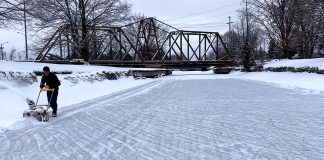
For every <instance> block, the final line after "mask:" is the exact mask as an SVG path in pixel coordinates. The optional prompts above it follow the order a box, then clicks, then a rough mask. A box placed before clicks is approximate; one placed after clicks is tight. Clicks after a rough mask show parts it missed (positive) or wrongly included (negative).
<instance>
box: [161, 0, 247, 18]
mask: <svg viewBox="0 0 324 160" xmlns="http://www.w3.org/2000/svg"><path fill="white" fill-rule="evenodd" d="M235 4H241V3H237V2H236V3H231V4H228V5H225V6H221V7H218V8H214V9H210V10H206V11H201V12H197V13H193V14H189V15H185V16H181V17H176V18H172V19H168V20H163V21H173V20H177V19H182V18H187V17H192V16H195V15H199V14H204V13H208V12H212V11H215V10H218V9H222V8H226V7H229V6H232V5H235Z"/></svg>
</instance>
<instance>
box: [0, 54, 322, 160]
mask: <svg viewBox="0 0 324 160" xmlns="http://www.w3.org/2000/svg"><path fill="white" fill-rule="evenodd" d="M302 61H308V63H310V64H307V63H306V62H302ZM322 61H323V62H324V60H323V59H314V60H312V61H310V60H296V61H289V60H282V61H280V62H275V61H274V62H270V63H268V64H267V65H266V67H280V66H293V67H305V66H312V67H319V68H321V66H322V64H323V63H322ZM284 62H287V63H284ZM294 62H295V63H294ZM315 62H316V65H315V66H314V65H312V64H315ZM44 65H48V66H50V68H51V69H52V70H54V71H72V72H73V74H72V75H58V76H59V79H60V80H61V81H62V86H61V87H60V91H59V92H60V93H59V98H58V103H59V117H57V118H51V119H50V121H49V122H48V123H46V124H42V123H38V122H36V121H35V120H34V119H22V112H23V111H24V110H25V109H26V108H27V105H26V102H25V99H26V97H30V98H32V99H36V98H37V94H38V91H39V87H38V85H39V82H35V83H33V84H31V85H19V84H17V83H16V82H11V81H1V82H0V130H2V132H1V131H0V159H6V158H9V159H10V158H11V159H28V158H31V157H33V159H44V158H45V159H46V158H49V159H70V158H72V157H73V158H77V159H82V158H83V159H107V158H110V159H136V158H134V157H137V158H138V159H230V158H233V159H323V158H324V150H322V148H324V146H323V145H322V144H324V135H323V134H322V133H321V129H323V127H324V126H323V124H324V123H323V119H324V117H323V116H322V115H324V110H323V106H322V104H324V76H323V75H318V74H309V73H273V72H260V73H258V72H256V73H242V72H232V73H231V74H230V75H215V74H213V73H212V71H207V72H181V71H175V72H173V75H171V76H168V77H163V78H159V79H141V80H135V79H133V78H122V79H119V80H115V81H108V80H104V81H93V82H89V81H78V83H73V81H70V80H68V79H67V77H69V76H72V77H73V76H76V77H77V76H87V75H90V74H95V73H96V72H102V71H106V72H124V71H128V70H129V68H114V67H100V66H74V65H49V64H38V63H35V64H34V63H16V62H1V61H0V71H5V72H8V71H14V72H18V71H19V72H26V73H28V72H32V71H35V70H39V71H41V70H42V68H43V66H44ZM39 78H40V77H38V80H39ZM246 94H247V97H246ZM40 100H41V103H46V97H45V94H42V96H41V97H40ZM56 132H57V133H56ZM52 133H53V134H52ZM54 133H55V134H54ZM9 137H10V138H9ZM17 137H20V138H17ZM70 146H74V147H70ZM297 146H298V147H299V148H298V147H297ZM44 148H45V149H44ZM48 148H52V149H53V148H54V151H53V152H47V151H48V150H49V149H48ZM45 155H46V156H45ZM57 155H59V156H58V157H57ZM111 157H113V158H111ZM114 157H115V158H114Z"/></svg>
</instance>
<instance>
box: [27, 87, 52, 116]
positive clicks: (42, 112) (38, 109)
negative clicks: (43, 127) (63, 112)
mask: <svg viewBox="0 0 324 160" xmlns="http://www.w3.org/2000/svg"><path fill="white" fill-rule="evenodd" d="M43 91H44V92H52V95H51V98H50V101H49V102H51V100H52V97H53V93H54V89H50V88H49V87H48V86H47V85H45V87H44V88H42V89H40V91H39V93H38V97H37V101H36V103H35V102H34V101H33V100H31V99H29V98H27V99H26V102H27V104H28V107H29V110H26V111H25V112H24V113H23V117H30V116H32V117H35V118H36V119H37V120H38V121H40V122H47V121H48V120H49V114H48V113H47V111H48V109H50V108H51V105H50V104H49V102H48V104H47V105H38V100H39V97H40V94H41V93H42V92H43Z"/></svg>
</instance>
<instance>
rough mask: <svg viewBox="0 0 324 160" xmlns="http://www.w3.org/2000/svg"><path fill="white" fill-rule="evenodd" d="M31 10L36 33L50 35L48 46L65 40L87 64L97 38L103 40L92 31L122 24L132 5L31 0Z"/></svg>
mask: <svg viewBox="0 0 324 160" xmlns="http://www.w3.org/2000/svg"><path fill="white" fill-rule="evenodd" d="M27 7H28V10H29V12H30V13H29V15H30V16H31V17H32V18H33V21H32V23H31V24H30V25H31V26H33V28H34V29H35V32H36V33H39V34H44V33H45V32H46V34H45V35H46V36H45V37H42V39H43V40H45V41H44V42H48V41H49V40H51V39H53V38H54V37H55V36H61V37H63V38H64V39H65V40H64V41H65V42H66V43H65V44H67V46H69V47H71V50H72V54H74V55H80V57H82V58H83V59H84V60H86V61H88V60H89V57H90V54H91V53H90V52H91V51H90V48H92V47H91V45H93V40H94V38H96V37H97V38H98V37H100V36H98V35H96V34H97V33H96V32H94V30H91V28H92V27H94V26H114V25H119V24H122V23H123V22H124V21H125V20H126V19H127V18H128V16H129V13H130V5H129V4H128V3H126V2H124V1H122V0H74V1H70V0H46V1H39V0H29V1H28V2H27ZM63 31H64V32H63ZM61 37H60V38H61ZM55 38H56V39H57V38H58V37H55ZM55 38H54V39H55ZM61 45H62V44H61Z"/></svg>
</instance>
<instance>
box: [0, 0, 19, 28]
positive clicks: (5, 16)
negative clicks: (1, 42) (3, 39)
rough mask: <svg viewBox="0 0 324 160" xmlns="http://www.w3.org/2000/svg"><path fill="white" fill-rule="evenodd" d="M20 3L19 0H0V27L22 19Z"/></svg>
mask: <svg viewBox="0 0 324 160" xmlns="http://www.w3.org/2000/svg"><path fill="white" fill-rule="evenodd" d="M21 4H22V3H21V2H20V1H19V0H0V27H5V26H7V25H8V24H9V23H10V22H13V21H20V20H22V15H21V14H22V13H21V12H20V11H22V10H21V8H20V6H21Z"/></svg>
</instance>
